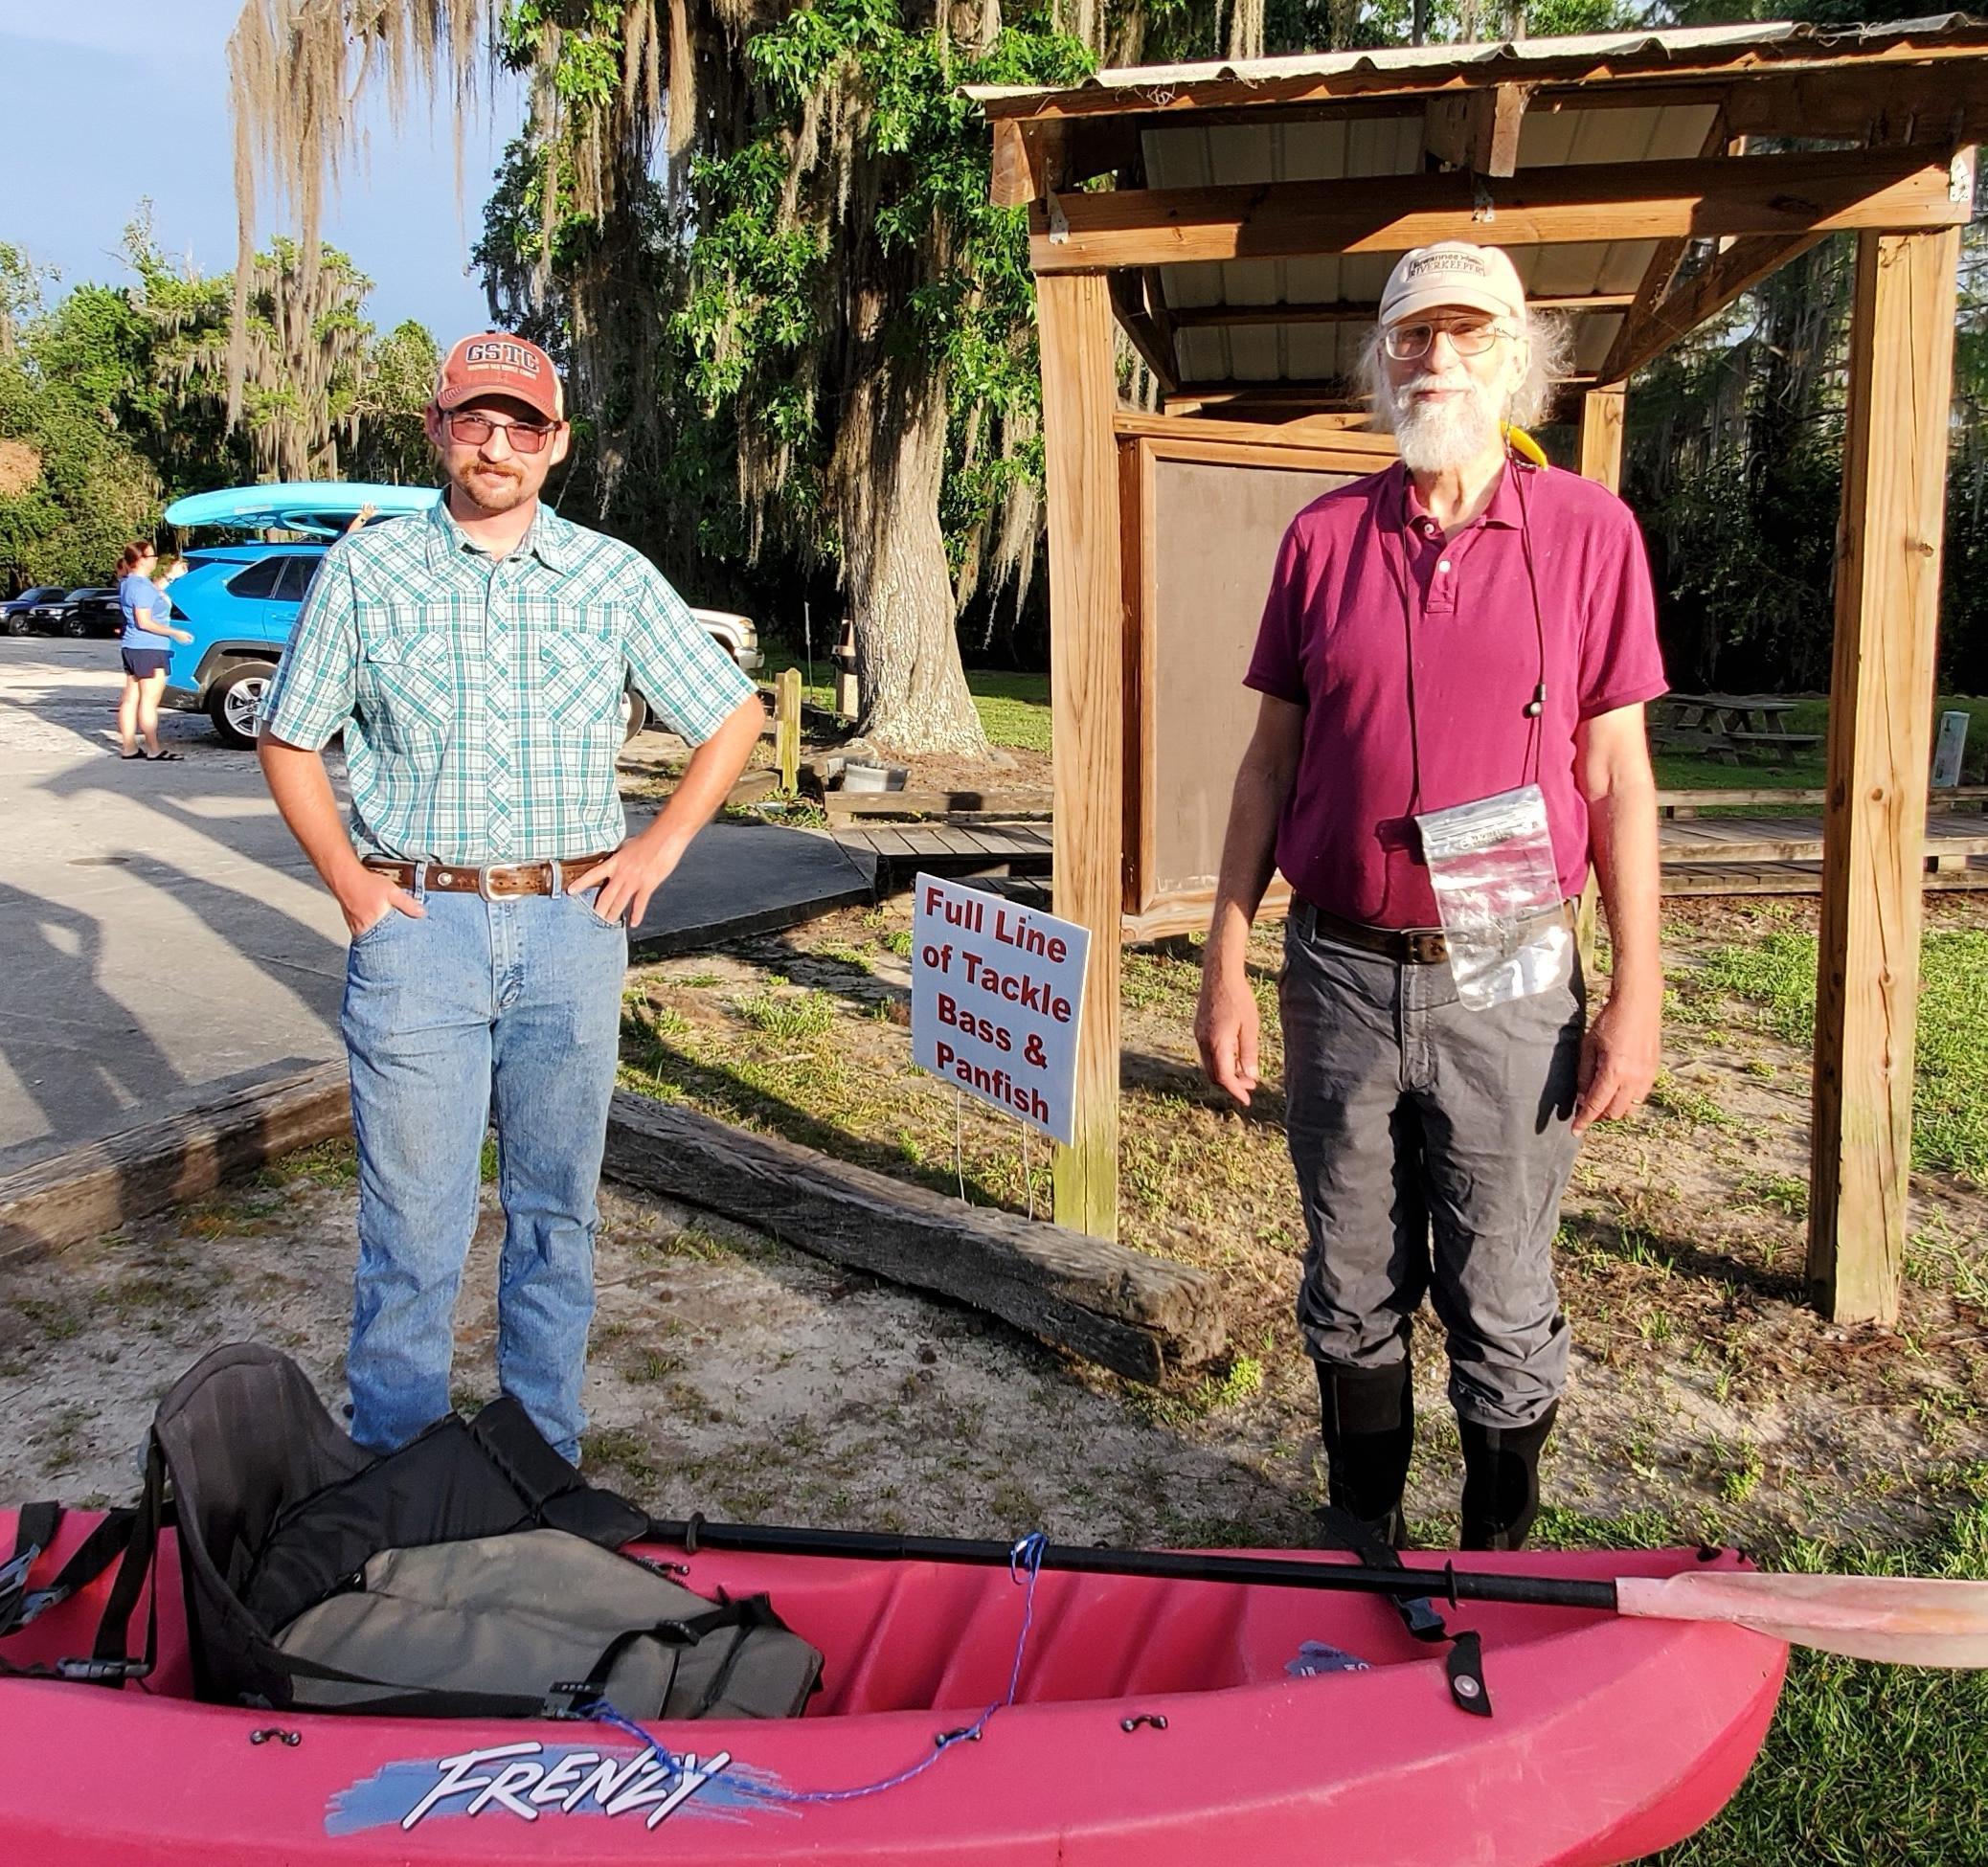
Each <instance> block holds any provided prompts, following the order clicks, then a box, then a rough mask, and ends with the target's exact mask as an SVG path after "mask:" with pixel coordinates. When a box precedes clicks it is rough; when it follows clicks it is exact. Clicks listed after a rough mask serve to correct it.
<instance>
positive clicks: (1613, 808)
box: [1573, 706, 1663, 1132]
mask: <svg viewBox="0 0 1988 1867" xmlns="http://www.w3.org/2000/svg"><path fill="white" fill-rule="evenodd" d="M1574 776H1575V778H1576V780H1577V781H1578V783H1579V785H1580V788H1581V795H1582V796H1583V797H1584V798H1586V799H1587V800H1588V825H1589V837H1590V840H1591V843H1592V845H1593V851H1594V870H1595V874H1596V875H1597V877H1598V878H1599V880H1600V883H1601V901H1602V906H1603V907H1604V908H1605V909H1606V910H1607V911H1608V917H1609V942H1610V945H1611V947H1612V949H1613V951H1614V957H1615V966H1614V975H1613V978H1612V980H1611V983H1610V987H1609V1001H1608V1003H1607V1004H1606V1005H1604V1006H1603V1007H1602V1009H1601V1012H1600V1014H1599V1015H1598V1016H1597V1017H1596V1018H1595V1019H1594V1020H1593V1023H1591V1024H1590V1026H1589V1029H1588V1035H1587V1038H1586V1040H1585V1041H1584V1043H1583V1045H1582V1047H1581V1078H1580V1082H1581V1093H1580V1101H1579V1103H1578V1104H1577V1105H1576V1107H1575V1109H1574V1118H1573V1125H1574V1128H1575V1131H1576V1132H1579V1131H1580V1130H1582V1129H1585V1128H1587V1127H1588V1126H1589V1125H1590V1124H1591V1123H1593V1122H1596V1121H1608V1120H1614V1119H1615V1118H1617V1117H1619V1116H1622V1115H1626V1114H1628V1113H1630V1112H1631V1111H1632V1110H1633V1109H1635V1108H1636V1107H1637V1106H1638V1104H1639V1103H1640V1102H1641V1101H1642V1099H1643V1098H1644V1097H1645V1096H1646V1095H1648V1094H1649V1092H1650V1085H1651V1084H1652V1083H1654V1082H1655V1081H1656V1079H1657V1067H1658V1064H1659V1062H1660V1056H1661V1048H1662V1028H1661V1026H1662V1016H1663V961H1662V959H1661V957H1660V955H1659V953H1658V950H1657V933H1658V923H1659V918H1660V912H1661V909H1660V893H1659V888H1658V857H1657V778H1656V775H1655V773H1653V772H1652V771H1651V769H1650V744H1649V737H1648V734H1647V733H1646V732H1645V731H1644V727H1643V709H1642V708H1641V707H1640V706H1636V707H1620V708H1617V709H1615V711H1614V712H1612V713H1601V714H1597V715H1596V716H1595V717H1594V718H1593V719H1591V720H1584V721H1582V723H1581V725H1580V727H1579V729H1578V731H1576V733H1575V736H1574Z"/></svg>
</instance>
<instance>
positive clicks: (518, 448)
mask: <svg viewBox="0 0 1988 1867" xmlns="http://www.w3.org/2000/svg"><path fill="white" fill-rule="evenodd" d="M444 418H445V419H446V421H447V424H448V431H449V439H451V440H455V441H461V442H462V444H463V446H464V447H481V446H483V444H484V443H485V442H486V441H487V440H488V439H490V437H491V436H492V435H495V434H500V433H501V434H502V435H503V436H504V438H505V439H506V440H507V441H508V442H509V443H510V446H511V451H512V452H513V453H517V454H536V453H537V452H539V450H540V449H541V448H543V447H544V446H545V444H546V442H547V441H549V440H551V439H552V438H553V433H554V431H555V430H556V429H557V428H558V426H559V424H558V423H557V422H556V421H499V420H497V419H496V418H495V417H494V416H487V415H478V414H477V413H475V412H474V411H473V410H471V411H467V412H465V413H463V414H462V415H457V414H453V413H452V414H450V415H448V416H446V417H444Z"/></svg>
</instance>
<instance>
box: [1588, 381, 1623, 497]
mask: <svg viewBox="0 0 1988 1867" xmlns="http://www.w3.org/2000/svg"><path fill="white" fill-rule="evenodd" d="M1626 387H1627V385H1626V384H1623V383H1613V384H1611V385H1610V386H1609V387H1608V388H1606V389H1591V390H1589V391H1588V393H1587V394H1585V395H1583V396H1582V397H1581V477H1582V478H1583V479H1584V480H1598V481H1600V482H1601V484H1603V485H1604V486H1606V487H1607V488H1608V489H1609V491H1610V492H1612V493H1619V492H1620V491H1621V490H1622V399H1623V392H1624V390H1625V389H1626Z"/></svg>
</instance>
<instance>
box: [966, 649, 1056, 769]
mask: <svg viewBox="0 0 1988 1867" xmlns="http://www.w3.org/2000/svg"><path fill="white" fill-rule="evenodd" d="M966 685H967V686H969V687H971V688H972V689H973V704H974V707H975V709H976V710H977V711H978V712H979V713H980V716H981V725H982V726H983V727H984V728H985V729H986V731H987V737H988V738H989V739H991V740H992V741H993V742H994V743H995V744H996V745H997V746H1013V747H1016V748H1018V749H1019V750H1021V751H1024V752H1048V751H1049V749H1050V677H1049V676H1048V675H1047V674H995V673H991V672H989V671H988V670H987V669H985V668H968V669H967V671H966Z"/></svg>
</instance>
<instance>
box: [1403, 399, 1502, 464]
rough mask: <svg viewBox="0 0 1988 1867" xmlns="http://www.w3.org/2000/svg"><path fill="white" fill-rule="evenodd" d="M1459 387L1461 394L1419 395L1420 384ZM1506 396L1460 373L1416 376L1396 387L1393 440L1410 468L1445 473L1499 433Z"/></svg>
mask: <svg viewBox="0 0 1988 1867" xmlns="http://www.w3.org/2000/svg"><path fill="white" fill-rule="evenodd" d="M1435 388H1442V389H1461V390H1464V391H1466V392H1467V393H1466V394H1462V395H1452V396H1445V397H1443V398H1442V399H1441V400H1440V401H1428V402H1424V401H1417V400H1416V398H1415V391H1416V390H1418V389H1435ZM1501 404H1502V398H1501V397H1499V396H1498V395H1497V394H1495V393H1494V392H1493V391H1492V390H1490V389H1487V388H1486V387H1485V386H1484V385H1483V384H1482V383H1480V382H1476V381H1473V380H1472V379H1470V378H1468V377H1461V376H1417V377H1415V378H1414V379H1413V380H1412V381H1410V382H1408V383H1405V384H1404V385H1403V386H1402V387H1401V388H1399V389H1397V390H1396V391H1395V392H1394V443H1395V446H1396V447H1397V448H1398V449H1399V450H1400V453H1401V460H1402V464H1403V465H1404V466H1406V467H1407V468H1408V470H1409V471H1410V472H1411V473H1443V472H1446V471H1448V470H1449V469H1450V468H1452V467H1459V466H1463V465H1465V464H1466V463H1467V462H1469V461H1474V460H1476V459H1477V458H1478V457H1479V456H1480V454H1482V453H1483V452H1484V450H1485V449H1486V448H1487V447H1489V446H1490V445H1491V443H1492V442H1493V441H1494V440H1495V439H1497V437H1498V427H1499V421H1500V419H1501V416H1502V406H1501Z"/></svg>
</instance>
